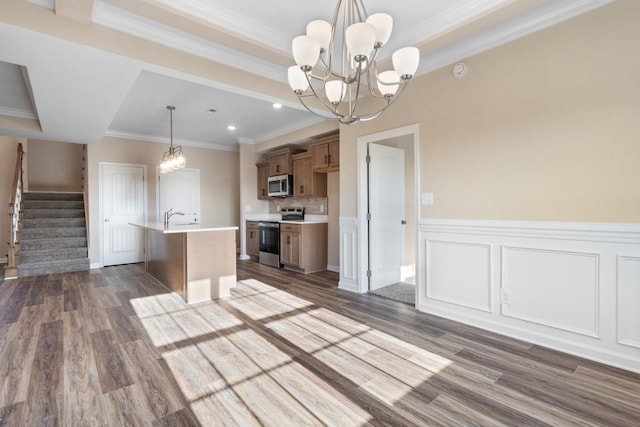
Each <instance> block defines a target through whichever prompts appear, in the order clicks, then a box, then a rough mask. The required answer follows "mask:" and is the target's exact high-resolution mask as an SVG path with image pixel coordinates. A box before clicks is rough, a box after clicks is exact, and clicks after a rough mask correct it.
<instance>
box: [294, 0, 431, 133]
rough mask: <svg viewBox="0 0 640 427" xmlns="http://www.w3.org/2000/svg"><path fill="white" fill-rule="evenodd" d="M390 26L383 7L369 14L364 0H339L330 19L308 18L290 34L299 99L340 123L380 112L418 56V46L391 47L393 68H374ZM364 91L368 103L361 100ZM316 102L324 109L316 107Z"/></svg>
mask: <svg viewBox="0 0 640 427" xmlns="http://www.w3.org/2000/svg"><path fill="white" fill-rule="evenodd" d="M392 27H393V18H392V17H391V16H390V15H388V14H386V13H376V14H373V15H371V16H369V15H368V14H367V12H366V10H365V8H364V4H363V0H338V4H337V6H336V9H335V12H334V14H333V20H332V22H331V23H329V22H327V21H322V20H317V21H312V22H310V23H309V24H308V25H307V34H306V35H303V36H298V37H296V38H294V39H293V42H292V50H293V58H294V60H295V62H296V64H297V65H294V66H291V67H289V70H288V78H289V85H290V86H291V89H293V91H294V93H295V94H296V95H297V96H298V99H299V100H300V102H301V103H302V105H303V106H304V107H305V108H306V109H307V110H309V111H311V112H312V113H314V114H316V115H319V116H321V117H324V118H333V119H338V120H339V121H340V123H344V124H351V123H355V122H358V121H367V120H372V119H375V118H376V117H378V116H379V115H380V114H382V112H383V111H385V110H386V109H387V108H388V107H389V106H390V105H391V104H392V103H393V101H394V100H395V99H397V97H398V95H399V94H400V93H401V92H402V91H403V90H404V88H405V87H406V85H407V83H408V82H409V80H410V79H411V78H412V77H413V76H414V74H415V72H416V70H417V69H418V64H419V62H420V52H419V51H418V49H417V48H415V47H405V48H402V49H398V50H397V51H396V52H394V53H393V55H392V57H391V58H392V63H393V69H392V70H387V71H379V70H378V65H377V63H376V59H377V57H378V54H379V52H380V48H382V47H383V46H384V45H385V43H386V42H387V41H388V40H389V37H390V36H391V30H392ZM365 97H366V98H367V101H366V102H364V103H365V104H366V107H361V106H359V105H358V102H359V101H364V98H365ZM309 100H311V103H312V104H313V105H310V104H309V103H308V102H309ZM318 107H319V108H320V109H321V110H322V113H318V112H317V109H318ZM359 107H361V108H359Z"/></svg>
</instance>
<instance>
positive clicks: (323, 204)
mask: <svg viewBox="0 0 640 427" xmlns="http://www.w3.org/2000/svg"><path fill="white" fill-rule="evenodd" d="M292 207H303V208H305V210H304V211H305V214H306V215H327V212H328V211H329V203H328V200H327V198H326V197H318V198H309V199H306V198H295V199H294V198H292V197H284V198H282V199H271V200H269V213H270V214H279V213H280V209H282V208H292Z"/></svg>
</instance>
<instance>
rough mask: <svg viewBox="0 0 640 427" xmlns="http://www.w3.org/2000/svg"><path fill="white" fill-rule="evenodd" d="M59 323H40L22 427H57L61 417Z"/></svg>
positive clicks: (60, 323)
mask: <svg viewBox="0 0 640 427" xmlns="http://www.w3.org/2000/svg"><path fill="white" fill-rule="evenodd" d="M63 335H64V331H63V322H62V320H57V321H55V322H49V323H43V324H42V325H41V326H40V331H39V333H38V343H37V347H36V354H35V357H34V360H33V367H32V368H31V378H30V381H29V388H28V392H27V398H26V400H25V404H26V407H25V410H24V415H23V419H24V423H25V425H59V424H62V418H63V415H64V375H63V364H64V359H63Z"/></svg>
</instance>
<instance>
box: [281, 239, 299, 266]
mask: <svg viewBox="0 0 640 427" xmlns="http://www.w3.org/2000/svg"><path fill="white" fill-rule="evenodd" d="M300 259H301V257H300V233H280V262H281V263H282V264H286V265H288V266H290V267H297V268H300Z"/></svg>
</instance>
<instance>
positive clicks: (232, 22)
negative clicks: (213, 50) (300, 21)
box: [156, 0, 291, 54]
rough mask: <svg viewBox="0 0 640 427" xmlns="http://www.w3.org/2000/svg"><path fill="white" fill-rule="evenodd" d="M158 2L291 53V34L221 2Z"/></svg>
mask: <svg viewBox="0 0 640 427" xmlns="http://www.w3.org/2000/svg"><path fill="white" fill-rule="evenodd" d="M156 2H157V3H160V4H163V5H165V6H167V7H168V8H170V9H174V10H179V11H180V12H182V13H185V14H187V15H191V16H193V17H196V18H199V19H204V20H205V21H207V22H210V23H212V24H214V25H217V26H219V27H222V28H225V29H227V30H231V31H232V32H234V33H237V34H242V35H244V36H246V37H248V38H250V39H253V40H259V41H260V42H262V43H265V44H267V45H269V46H271V47H272V48H275V49H279V50H281V51H282V52H285V53H287V54H289V50H290V48H291V37H290V36H288V35H285V34H280V33H275V32H274V31H273V28H272V27H269V26H266V25H264V24H262V23H261V22H259V21H255V20H248V19H247V16H246V15H239V14H236V13H233V12H231V11H230V10H228V9H226V8H225V7H224V6H221V5H220V4H215V5H214V4H212V2H211V1H208V0H156ZM249 7H250V6H249Z"/></svg>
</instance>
